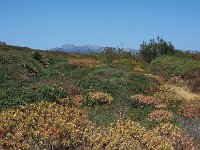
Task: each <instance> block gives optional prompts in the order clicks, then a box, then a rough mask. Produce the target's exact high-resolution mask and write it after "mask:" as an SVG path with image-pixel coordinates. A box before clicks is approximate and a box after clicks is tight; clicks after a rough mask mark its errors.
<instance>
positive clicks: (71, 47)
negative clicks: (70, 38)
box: [51, 44, 137, 53]
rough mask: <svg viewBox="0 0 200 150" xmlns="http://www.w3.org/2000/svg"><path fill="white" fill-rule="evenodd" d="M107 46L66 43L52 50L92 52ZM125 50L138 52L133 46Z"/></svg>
mask: <svg viewBox="0 0 200 150" xmlns="http://www.w3.org/2000/svg"><path fill="white" fill-rule="evenodd" d="M105 48H106V47H105V46H96V45H83V46H77V45H74V44H65V45H63V46H61V47H56V48H52V49H51V50H59V51H64V52H80V53H90V52H102V51H104V50H105ZM124 50H125V51H134V52H137V50H135V49H131V48H124Z"/></svg>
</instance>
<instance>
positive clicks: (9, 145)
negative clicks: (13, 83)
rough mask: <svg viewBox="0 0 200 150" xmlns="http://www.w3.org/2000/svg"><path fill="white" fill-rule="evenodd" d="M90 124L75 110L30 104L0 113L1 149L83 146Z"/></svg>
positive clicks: (77, 147) (86, 143)
mask: <svg viewBox="0 0 200 150" xmlns="http://www.w3.org/2000/svg"><path fill="white" fill-rule="evenodd" d="M89 127H92V124H91V123H90V121H89V120H87V119H86V117H85V116H84V115H83V113H82V112H81V111H79V110H78V109H75V108H70V107H62V106H61V105H56V104H55V103H47V102H41V103H38V104H31V105H27V106H25V107H20V108H19V109H17V110H15V109H13V110H12V109H11V110H7V111H4V112H1V113H0V133H1V134H0V149H67V148H69V149H85V148H86V147H87V146H89V145H88V140H89V139H88V138H87V136H86V135H85V134H86V133H87V134H89V132H88V131H87V129H88V128H89Z"/></svg>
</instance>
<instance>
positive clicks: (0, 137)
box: [0, 44, 200, 150]
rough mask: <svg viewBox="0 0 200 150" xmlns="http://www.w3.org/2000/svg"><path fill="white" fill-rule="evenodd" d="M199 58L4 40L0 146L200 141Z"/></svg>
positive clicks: (195, 144) (156, 145) (158, 145)
mask: <svg viewBox="0 0 200 150" xmlns="http://www.w3.org/2000/svg"><path fill="white" fill-rule="evenodd" d="M199 58H200V56H199V55H198V54H194V55H192V54H185V53H178V52H177V53H175V54H174V55H165V56H161V57H158V58H156V59H154V60H153V61H151V62H150V63H146V62H145V61H144V60H143V59H141V58H140V57H138V56H135V55H133V54H130V53H128V52H115V51H109V50H108V51H105V52H104V51H103V52H101V53H97V52H93V53H87V54H86V53H72V52H71V53H66V52H60V51H42V50H34V49H30V48H26V47H17V46H10V45H5V44H1V45H0V70H1V71H0V149H15V148H16V149H178V150H182V149H183V150H191V149H199V145H200V97H199V94H200V89H199V87H200V59H199ZM169 85H170V86H169ZM172 87H174V89H177V90H174V89H173V88H172ZM186 91H187V94H188V95H189V97H188V96H187V95H184V92H186ZM191 95H192V96H191ZM194 95H195V96H194Z"/></svg>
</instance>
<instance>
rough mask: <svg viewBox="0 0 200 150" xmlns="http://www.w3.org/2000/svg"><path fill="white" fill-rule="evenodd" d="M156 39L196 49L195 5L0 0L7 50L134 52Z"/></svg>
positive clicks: (185, 1)
mask: <svg viewBox="0 0 200 150" xmlns="http://www.w3.org/2000/svg"><path fill="white" fill-rule="evenodd" d="M158 35H159V36H160V37H162V38H163V39H164V40H166V41H171V42H172V43H173V44H174V46H175V47H176V48H177V49H182V50H200V0H0V41H4V42H6V43H7V44H11V45H19V46H27V47H31V48H36V49H50V48H53V47H60V46H62V45H63V44H76V45H86V44H90V45H99V46H113V47H117V46H120V47H122V46H123V47H128V48H135V49H139V46H140V43H142V41H148V40H149V39H150V38H156V37H157V36H158Z"/></svg>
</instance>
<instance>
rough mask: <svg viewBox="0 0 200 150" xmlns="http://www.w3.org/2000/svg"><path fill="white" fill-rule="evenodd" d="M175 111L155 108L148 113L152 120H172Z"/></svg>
mask: <svg viewBox="0 0 200 150" xmlns="http://www.w3.org/2000/svg"><path fill="white" fill-rule="evenodd" d="M172 117H173V113H172V112H169V111H167V110H155V111H153V112H152V113H150V114H149V115H148V119H149V120H151V121H171V120H172Z"/></svg>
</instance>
